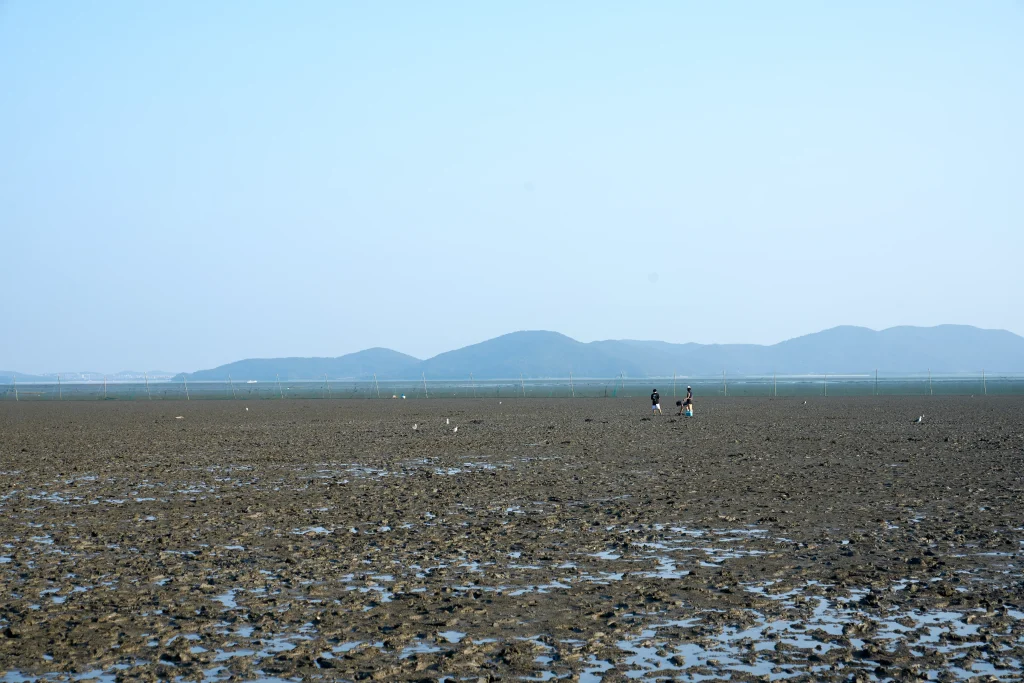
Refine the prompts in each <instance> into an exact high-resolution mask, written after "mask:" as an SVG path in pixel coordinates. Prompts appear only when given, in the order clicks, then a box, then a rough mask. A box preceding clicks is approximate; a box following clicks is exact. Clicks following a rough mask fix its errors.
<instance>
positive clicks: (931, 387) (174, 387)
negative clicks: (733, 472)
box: [0, 374, 1024, 405]
mask: <svg viewBox="0 0 1024 683" xmlns="http://www.w3.org/2000/svg"><path fill="white" fill-rule="evenodd" d="M687 386H690V387H693V392H694V396H695V397H696V398H701V397H730V396H731V397H776V396H777V397H803V398H808V397H812V396H820V397H828V396H929V395H931V396H1008V395H1024V376H1022V375H983V374H978V375H899V376H896V375H892V376H883V375H878V376H876V375H874V374H870V375H869V374H863V375H798V376H793V375H787V376H776V377H773V376H737V377H730V376H728V374H723V375H722V376H720V377H686V376H682V375H680V376H676V377H671V376H668V377H647V378H640V379H637V378H627V377H614V378H572V379H570V378H556V379H525V378H510V379H498V380H493V379H490V380H471V379H466V380H450V379H447V380H430V379H421V380H380V381H374V380H348V379H321V380H296V379H280V380H277V379H274V380H269V381H266V380H244V379H243V380H231V381H225V382H221V381H206V382H189V381H160V382H157V381H151V382H63V383H57V382H54V383H35V384H24V383H18V382H15V381H13V379H12V378H0V400H6V401H40V400H43V401H75V400H119V401H133V400H143V401H145V400H154V401H155V400H210V399H219V400H283V399H289V398H292V399H300V398H301V399H381V400H384V399H388V400H402V399H406V400H409V399H413V400H415V399H437V398H488V399H499V400H503V399H522V398H572V397H575V398H640V397H647V396H649V395H650V393H651V391H652V390H653V389H657V390H658V391H659V393H660V394H661V399H662V403H663V405H672V402H673V401H674V400H675V399H677V398H682V397H683V396H685V394H686V388H687Z"/></svg>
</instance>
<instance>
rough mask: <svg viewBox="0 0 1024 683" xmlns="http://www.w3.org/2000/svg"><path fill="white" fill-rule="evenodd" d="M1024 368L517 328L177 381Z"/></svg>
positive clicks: (966, 352)
mask: <svg viewBox="0 0 1024 683" xmlns="http://www.w3.org/2000/svg"><path fill="white" fill-rule="evenodd" d="M876 369H877V370H879V371H880V372H883V373H919V372H921V373H923V372H927V371H929V370H930V371H931V372H933V373H961V372H971V373H980V372H981V370H983V369H985V370H987V371H988V372H990V373H994V372H1006V373H1019V372H1024V337H1020V336H1018V335H1015V334H1013V333H1011V332H1007V331H1005V330H983V329H979V328H977V327H970V326H967V325H940V326H937V327H892V328H889V329H887V330H882V331H880V332H876V331H874V330H870V329H867V328H864V327H851V326H842V327H834V328H832V329H829V330H825V331H823V332H817V333H815V334H809V335H806V336H803V337H797V338H795V339H789V340H787V341H784V342H780V343H778V344H772V345H769V346H762V345H758V344H693V343H689V344H670V343H667V342H660V341H632V340H609V341H595V342H590V343H583V342H578V341H576V340H575V339H571V338H569V337H567V336H565V335H563V334H559V333H557V332H543V331H534V332H513V333H511V334H506V335H502V336H500V337H496V338H494V339H489V340H487V341H485V342H481V343H479V344H473V345H471V346H466V347H464V348H461V349H456V350H454V351H448V352H446V353H442V354H440V355H437V356H434V357H433V358H428V359H426V360H420V359H417V358H414V357H412V356H408V355H406V354H403V353H399V352H397V351H392V350H390V349H383V348H373V349H367V350H365V351H359V352H357V353H351V354H348V355H345V356H339V357H337V358H261V359H250V360H242V361H237V362H235V363H229V364H228V365H222V366H220V367H217V368H212V369H210V370H200V371H198V372H192V373H188V374H187V375H185V374H180V375H176V376H175V377H174V379H175V380H176V381H181V380H182V379H183V378H184V377H187V378H188V379H189V380H192V381H203V380H227V379H228V376H229V375H230V377H231V378H232V379H233V380H235V381H247V380H264V381H266V380H273V379H276V378H277V376H278V375H280V378H281V379H283V380H284V379H287V380H296V379H321V378H323V377H324V376H325V375H326V376H327V377H328V378H330V379H371V378H372V377H373V375H374V374H376V376H377V378H378V379H414V378H419V377H421V376H426V377H427V379H461V378H467V377H469V375H470V373H472V375H473V376H474V377H475V378H477V379H507V378H513V377H519V375H520V373H522V375H523V376H524V377H526V378H544V377H566V376H567V375H568V374H569V372H570V371H571V372H572V374H573V375H574V376H576V377H581V378H582V377H617V376H618V375H619V374H620V373H622V374H624V375H625V376H626V377H632V378H639V377H667V376H671V375H672V374H673V373H678V374H679V375H680V376H684V377H685V376H690V377H693V376H701V375H704V376H708V375H718V374H721V373H722V371H723V370H724V371H726V372H727V373H729V374H731V375H756V374H771V373H773V372H776V373H779V374H788V375H794V374H822V373H829V374H847V373H869V372H873V371H874V370H876Z"/></svg>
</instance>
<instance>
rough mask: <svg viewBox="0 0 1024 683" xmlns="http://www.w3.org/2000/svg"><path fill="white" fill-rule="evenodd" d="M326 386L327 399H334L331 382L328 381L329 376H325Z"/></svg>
mask: <svg viewBox="0 0 1024 683" xmlns="http://www.w3.org/2000/svg"><path fill="white" fill-rule="evenodd" d="M324 386H326V387H327V398H334V397H333V396H331V380H329V379H327V375H324Z"/></svg>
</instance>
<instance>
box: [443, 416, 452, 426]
mask: <svg viewBox="0 0 1024 683" xmlns="http://www.w3.org/2000/svg"><path fill="white" fill-rule="evenodd" d="M444 423H445V424H446V425H447V424H451V422H449V421H448V418H447V417H446V418H445V419H444Z"/></svg>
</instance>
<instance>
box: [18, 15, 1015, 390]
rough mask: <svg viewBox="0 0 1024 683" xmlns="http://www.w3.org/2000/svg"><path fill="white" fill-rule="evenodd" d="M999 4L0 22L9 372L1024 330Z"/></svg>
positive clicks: (1010, 73)
mask: <svg viewBox="0 0 1024 683" xmlns="http://www.w3.org/2000/svg"><path fill="white" fill-rule="evenodd" d="M1022 122H1024V3H1022V2H1020V1H1017V0H988V1H986V2H965V1H963V0H953V1H950V2H941V1H934V0H922V1H921V2H896V1H892V0H878V1H875V2H846V3H839V2H819V1H817V0H814V1H808V2H795V1H794V2H787V1H779V2H749V1H744V2H692V3H686V2H676V1H671V2H664V3H660V2H639V3H629V2H615V3H610V2H609V3H606V2H593V1H590V0H588V1H585V2H578V3H571V2H558V3H547V2H535V3H534V2H508V3H501V2H483V3H482V2H465V3H443V2H441V3H422V2H393V3H373V2H336V1H334V0H331V1H325V2H313V1H311V0H306V1H300V2H294V3H285V2H278V1H276V0H275V1H273V2H256V1H252V0H244V1H242V0H239V1H238V2H229V1H227V0H219V1H218V2H212V3H211V2H186V1H181V2H164V3H156V2H136V1H135V0H125V1H116V0H96V1H94V2H88V1H83V2H42V1H36V0H7V1H6V2H3V0H0V255H2V257H3V258H2V262H0V274H2V278H3V283H2V285H0V287H2V290H0V291H2V294H0V321H2V322H0V330H2V333H0V368H3V369H14V370H21V371H25V372H45V371H63V370H68V371H70V370H96V371H117V370H123V369H139V370H141V369H157V368H159V369H166V370H194V369H199V368H204V367H211V366H214V365H217V364H220V363H224V362H227V361H231V360H236V359H239V358H244V357H256V356H278V355H302V356H306V355H321V356H335V355H340V354H343V353H347V352H351V351H355V350H359V349H362V348H365V347H369V346H389V347H391V348H394V349H397V350H399V351H404V352H407V353H411V354H414V355H417V356H420V357H425V356H429V355H432V354H435V353H437V352H440V351H444V350H448V349H451V348H454V347H458V346H462V345H465V344H468V343H473V342H477V341H481V340H483V339H486V338H489V337H492V336H496V335H499V334H502V333H505V332H510V331H514V330H520V329H551V330H557V331H560V332H564V333H565V334H568V335H570V336H572V337H575V338H577V339H580V340H583V341H590V340H594V339H606V338H644V339H662V340H666V341H677V342H683V341H698V342H759V343H773V342H777V341H780V340H783V339H785V338H788V337H792V336H796V335H799V334H805V333H808V332H814V331H817V330H820V329H823V328H826V327H831V326H833V325H838V324H856V325H866V326H869V327H873V328H876V329H878V328H883V327H888V326H892V325H898V324H916V325H932V324H938V323H966V324H973V325H978V326H982V327H997V328H1005V329H1009V330H1011V331H1014V332H1016V333H1018V334H1021V333H1024V305H1022V299H1024V297H1022V295H1024V267H1022V265H1021V264H1022V262H1024V234H1022V226H1024V123H1022Z"/></svg>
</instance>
